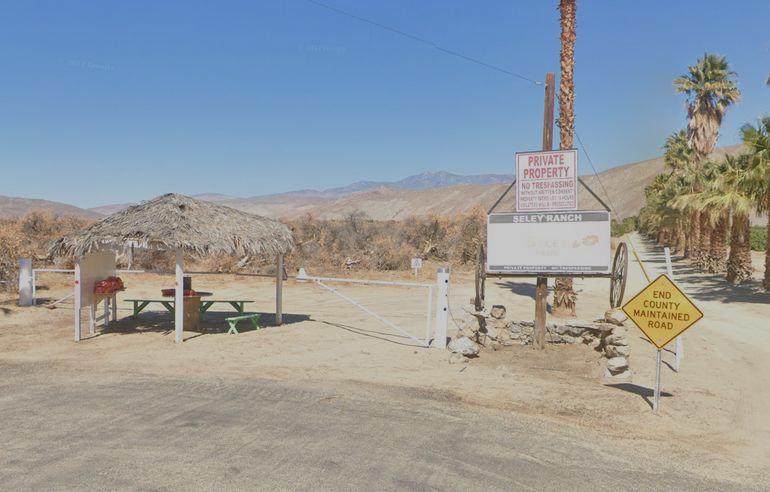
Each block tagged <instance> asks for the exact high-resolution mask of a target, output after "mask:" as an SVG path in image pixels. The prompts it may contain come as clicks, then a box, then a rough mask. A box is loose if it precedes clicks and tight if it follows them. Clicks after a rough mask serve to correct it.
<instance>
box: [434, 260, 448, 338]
mask: <svg viewBox="0 0 770 492" xmlns="http://www.w3.org/2000/svg"><path fill="white" fill-rule="evenodd" d="M436 291H437V293H438V295H437V296H436V330H435V332H434V333H433V346H434V347H437V348H446V328H447V321H448V319H449V269H448V268H439V269H438V272H437V273H436Z"/></svg>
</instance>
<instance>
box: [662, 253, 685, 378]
mask: <svg viewBox="0 0 770 492" xmlns="http://www.w3.org/2000/svg"><path fill="white" fill-rule="evenodd" d="M663 252H664V253H665V255H666V273H667V274H668V276H669V278H670V279H671V281H672V282H673V281H674V269H673V268H672V266H671V250H670V249H669V248H668V246H667V247H665V248H663ZM682 359H684V342H683V341H682V335H679V336H678V337H676V359H675V362H674V369H675V370H676V372H679V368H680V367H681V366H682Z"/></svg>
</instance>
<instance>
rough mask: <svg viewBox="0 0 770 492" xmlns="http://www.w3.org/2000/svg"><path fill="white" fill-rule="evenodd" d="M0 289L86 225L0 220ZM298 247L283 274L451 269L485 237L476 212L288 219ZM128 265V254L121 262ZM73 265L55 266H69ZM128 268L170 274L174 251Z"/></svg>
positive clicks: (244, 265) (234, 267)
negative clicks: (426, 264) (419, 265)
mask: <svg viewBox="0 0 770 492" xmlns="http://www.w3.org/2000/svg"><path fill="white" fill-rule="evenodd" d="M0 225H2V228H1V229H0V280H3V281H6V282H10V283H3V284H0V286H6V287H7V286H15V282H16V275H17V270H18V261H19V258H24V257H28V258H34V259H35V263H36V265H41V264H46V263H49V264H50V261H51V260H50V259H49V258H47V257H46V255H47V248H48V245H49V244H50V242H51V241H52V240H54V239H56V238H58V237H60V236H62V235H65V234H68V233H70V232H72V231H74V230H77V229H80V228H82V227H84V226H85V225H87V221H84V220H81V219H73V218H57V217H53V216H51V215H50V214H46V213H42V212H32V213H30V214H28V215H26V216H25V217H23V218H21V219H15V220H5V221H0ZM289 225H290V226H291V228H292V230H293V231H294V237H295V244H296V248H295V250H294V251H293V252H292V253H290V254H289V255H287V257H286V269H287V271H289V272H292V271H296V269H297V268H299V267H306V268H309V269H310V271H329V272H334V271H351V270H362V271H366V270H408V269H409V264H410V259H411V258H413V257H419V258H423V259H424V260H431V261H435V262H442V263H445V264H446V263H448V264H450V265H451V266H452V267H454V268H458V267H463V266H464V265H467V264H470V263H472V262H473V261H475V258H476V249H477V248H478V245H479V243H480V242H481V241H483V238H484V237H485V227H486V214H485V212H484V210H482V209H481V208H478V207H477V208H475V209H473V210H471V211H469V212H468V213H464V214H459V215H457V216H455V217H452V218H447V217H441V216H431V217H411V218H409V219H406V220H403V221H392V220H386V221H383V220H372V219H369V218H367V217H366V216H365V215H364V214H361V213H355V214H350V215H348V216H347V217H345V218H344V219H336V220H320V219H317V218H315V217H313V216H312V215H305V216H303V217H300V218H298V219H296V220H294V221H291V222H289ZM120 261H121V266H126V258H125V256H121V257H120ZM71 263H72V262H71V260H66V261H63V262H62V261H60V262H59V264H58V266H62V267H71ZM185 264H186V265H187V268H188V269H195V270H205V271H217V272H223V273H227V272H234V271H250V272H259V273H274V272H275V258H259V257H253V258H235V257H231V256H227V255H215V256H211V257H205V258H199V259H196V258H185ZM132 266H133V268H138V269H143V270H154V271H172V270H173V268H174V253H173V252H165V251H146V250H140V249H135V250H134V255H133V265H132Z"/></svg>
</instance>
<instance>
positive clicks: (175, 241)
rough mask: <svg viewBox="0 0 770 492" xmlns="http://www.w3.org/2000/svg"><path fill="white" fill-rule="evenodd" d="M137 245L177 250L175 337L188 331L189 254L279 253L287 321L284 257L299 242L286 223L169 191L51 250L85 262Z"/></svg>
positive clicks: (278, 306)
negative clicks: (186, 284)
mask: <svg viewBox="0 0 770 492" xmlns="http://www.w3.org/2000/svg"><path fill="white" fill-rule="evenodd" d="M135 245H142V247H143V248H146V249H154V250H160V251H173V252H174V254H175V257H176V262H175V271H174V273H175V284H176V285H175V292H174V305H175V307H174V339H175V341H176V342H177V343H179V342H181V341H182V338H183V333H184V320H185V316H184V311H185V309H184V280H183V278H184V256H185V255H193V256H206V255H213V254H229V255H237V256H239V257H242V256H246V255H253V256H262V257H271V258H276V261H277V264H278V265H277V266H278V269H277V270H278V272H277V274H276V292H275V294H276V299H275V300H276V312H275V322H276V324H278V325H280V324H281V323H282V322H283V306H282V297H283V292H282V288H283V279H284V266H283V261H284V255H285V254H286V253H288V252H289V251H291V250H292V249H293V248H294V238H293V235H292V232H291V229H289V228H288V227H287V226H286V225H284V224H282V223H280V222H278V221H276V220H272V219H268V218H265V217H260V216H258V215H253V214H249V213H246V212H242V211H240V210H235V209H233V208H230V207H226V206H224V205H217V204H215V203H211V202H204V201H201V200H196V199H194V198H190V197H188V196H184V195H177V194H173V193H170V194H167V195H163V196H159V197H157V198H154V199H152V200H149V201H147V202H144V203H141V204H139V205H134V206H131V207H127V208H125V209H123V210H121V211H119V212H117V213H115V214H112V215H110V216H108V217H106V218H104V219H102V220H101V221H99V222H96V223H94V224H92V225H90V226H89V227H87V228H85V229H83V230H81V231H78V232H76V233H73V234H71V235H69V236H65V237H63V238H61V239H59V240H58V241H56V243H55V244H54V245H53V247H52V248H51V254H52V255H54V256H69V257H74V258H75V259H76V261H78V262H80V260H81V259H83V258H84V257H86V256H87V255H89V254H91V253H94V252H98V251H103V250H107V251H111V252H112V254H113V257H114V252H115V251H118V250H125V249H127V248H131V247H132V246H135ZM91 287H92V286H90V285H87V286H82V288H81V289H80V290H79V289H77V288H76V289H75V290H76V299H77V298H78V296H79V295H80V293H82V292H83V289H88V288H91ZM113 303H114V300H113ZM113 309H114V305H113ZM113 312H114V311H113ZM77 316H79V313H76V318H77ZM79 323H80V320H79V318H77V320H76V330H77V335H76V339H77V340H79V338H80V331H79Z"/></svg>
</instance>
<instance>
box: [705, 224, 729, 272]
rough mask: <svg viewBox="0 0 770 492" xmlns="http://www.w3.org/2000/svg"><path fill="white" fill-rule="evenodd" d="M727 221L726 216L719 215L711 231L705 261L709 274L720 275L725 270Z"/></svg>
mask: <svg viewBox="0 0 770 492" xmlns="http://www.w3.org/2000/svg"><path fill="white" fill-rule="evenodd" d="M727 220H728V217H727V215H726V214H722V215H720V216H719V219H717V223H716V224H715V225H714V227H713V228H712V229H711V244H710V246H711V248H710V250H709V255H708V257H707V260H706V271H707V272H709V273H722V272H724V271H725V269H726V268H727Z"/></svg>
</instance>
